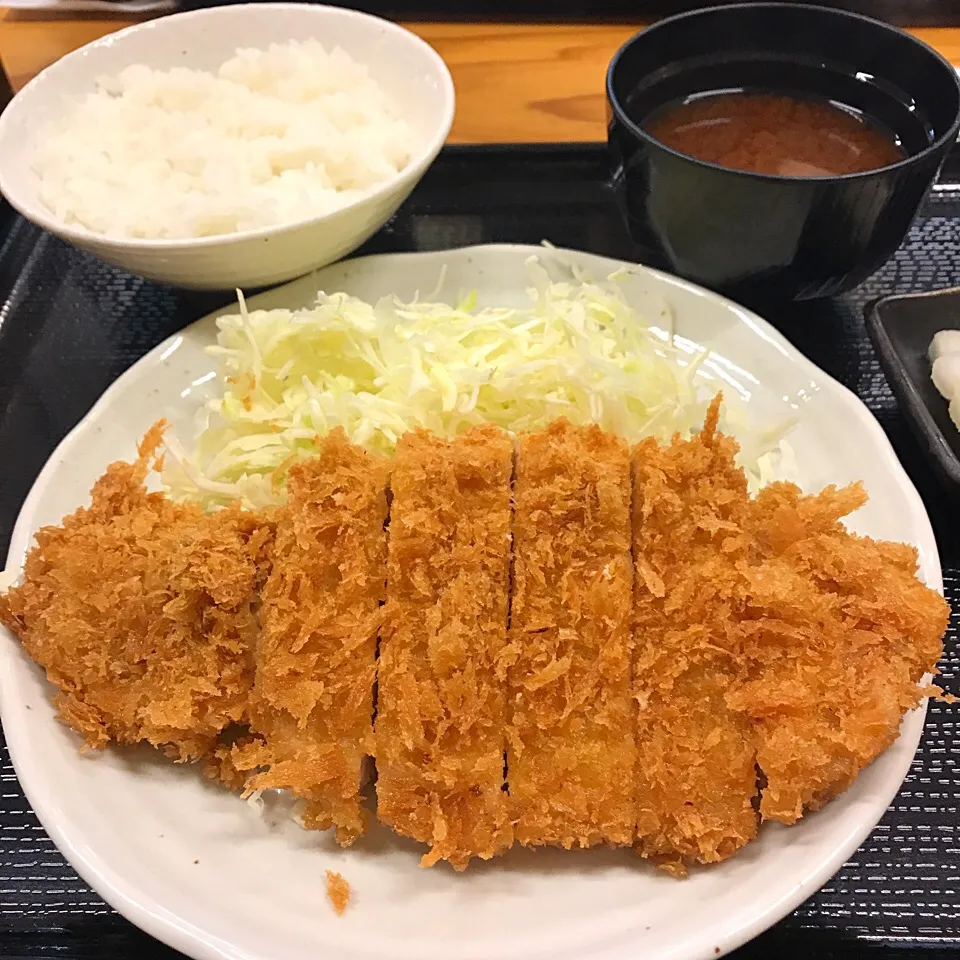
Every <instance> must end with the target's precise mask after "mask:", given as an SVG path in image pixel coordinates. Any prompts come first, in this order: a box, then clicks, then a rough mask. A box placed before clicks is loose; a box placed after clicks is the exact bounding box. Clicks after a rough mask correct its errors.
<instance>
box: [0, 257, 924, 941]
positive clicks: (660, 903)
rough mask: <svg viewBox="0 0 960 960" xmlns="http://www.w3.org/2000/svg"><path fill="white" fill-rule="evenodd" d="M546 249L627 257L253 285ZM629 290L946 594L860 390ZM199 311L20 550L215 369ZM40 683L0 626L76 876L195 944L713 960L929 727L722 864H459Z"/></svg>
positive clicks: (365, 281) (385, 286) (11, 694)
mask: <svg viewBox="0 0 960 960" xmlns="http://www.w3.org/2000/svg"><path fill="white" fill-rule="evenodd" d="M534 252H538V253H540V254H541V255H543V256H548V257H549V256H556V257H559V258H561V259H563V260H565V261H567V262H573V261H575V262H577V263H578V264H579V265H580V267H581V268H582V269H583V270H585V271H586V272H587V273H589V274H591V275H592V276H594V277H603V276H606V275H607V274H608V273H610V272H611V271H613V270H614V269H616V268H618V267H621V266H623V264H620V263H617V262H615V261H611V260H605V259H603V258H600V257H595V256H591V255H587V254H579V253H570V252H566V251H558V252H557V253H556V254H546V253H545V252H544V251H543V250H541V249H539V248H537V249H536V250H535V249H534V248H530V247H515V246H490V247H477V248H472V249H465V250H458V251H452V252H443V253H431V254H411V255H401V256H388V257H372V258H368V259H363V260H354V261H350V262H346V263H341V264H339V265H336V266H332V267H329V268H327V269H326V270H324V271H322V272H321V273H319V274H318V275H317V276H315V277H314V278H313V279H312V280H311V279H309V278H308V279H303V280H299V281H296V282H294V283H292V284H289V285H287V286H285V287H281V288H279V289H277V290H274V291H271V292H269V293H266V294H264V295H262V296H259V297H256V298H255V299H254V300H253V301H252V305H254V306H279V305H283V306H296V305H301V304H305V303H307V302H309V301H310V300H311V299H312V294H313V291H314V290H315V289H316V285H318V284H319V285H320V286H322V287H323V288H325V289H327V290H331V291H332V290H339V289H345V290H347V291H349V292H351V293H354V294H357V295H358V296H361V297H364V298H366V299H368V300H372V299H375V298H377V297H379V296H381V295H385V294H390V293H396V294H399V295H400V296H402V297H410V296H412V295H413V294H414V292H415V291H416V290H418V289H419V290H421V291H427V290H430V289H432V288H433V287H434V286H435V284H436V281H437V277H438V274H439V270H440V267H441V265H443V264H446V266H447V270H448V272H447V279H446V286H445V288H444V289H445V290H446V291H450V292H451V293H455V292H456V291H457V290H467V289H470V288H476V289H477V290H478V293H479V295H480V299H481V302H490V303H493V302H496V303H504V302H510V301H520V300H521V298H522V297H523V290H524V287H525V286H526V276H525V273H524V267H523V264H524V261H525V259H526V258H527V257H528V256H529V255H530V254H531V253H534ZM628 292H629V295H630V296H631V297H632V298H634V299H635V301H636V302H637V303H638V304H639V305H645V309H647V310H654V311H656V310H658V309H660V307H661V305H662V303H663V302H664V301H665V302H666V303H668V304H669V305H670V307H671V308H672V309H673V311H674V313H675V316H676V319H677V327H678V331H679V333H680V334H682V335H683V336H684V337H688V338H689V339H690V340H692V341H696V342H697V343H701V344H704V345H707V346H709V347H711V348H713V349H714V350H715V351H716V353H717V356H716V357H715V358H714V359H713V361H712V362H711V363H710V364H709V365H708V367H707V368H706V375H708V376H713V377H714V378H722V379H723V380H725V381H726V388H727V389H728V390H729V389H738V390H739V392H741V394H742V395H743V397H744V400H745V401H746V403H747V406H748V409H749V410H750V411H752V412H754V413H755V414H756V415H757V417H759V418H763V419H765V418H767V417H774V416H778V415H780V414H782V413H784V412H787V411H789V410H790V409H791V408H792V407H797V408H799V414H800V416H801V422H800V425H799V426H798V428H797V429H796V431H795V433H794V434H793V435H792V438H791V440H792V446H793V448H794V450H795V451H796V456H797V462H798V465H799V470H800V476H799V479H800V481H801V482H802V483H803V485H804V486H806V487H808V488H818V487H820V486H821V485H823V484H826V483H844V482H846V481H850V480H855V479H858V478H862V479H863V480H865V482H866V485H867V487H868V489H869V492H870V494H871V502H870V505H869V506H868V507H867V508H865V509H864V510H863V511H862V512H861V513H860V514H859V515H858V516H857V517H856V518H855V521H854V525H855V526H856V528H857V529H858V530H860V531H861V532H864V533H869V534H872V535H875V536H881V537H887V538H890V539H893V540H903V541H910V542H912V543H914V544H916V545H917V547H918V548H919V551H920V561H921V565H922V572H923V576H924V578H925V579H926V581H927V582H928V583H929V584H930V585H931V586H934V587H937V588H939V587H940V585H941V581H940V566H939V561H938V557H937V550H936V545H935V542H934V538H933V533H932V531H931V529H930V523H929V521H928V519H927V516H926V513H925V511H924V508H923V505H922V503H921V501H920V498H919V497H918V495H917V493H916V491H915V490H914V489H913V487H912V486H911V485H910V482H909V481H908V479H907V477H906V476H905V474H904V473H903V471H902V469H901V468H900V465H899V463H898V462H897V459H896V457H895V456H894V453H893V451H892V449H891V447H890V445H889V444H888V442H887V440H886V438H885V436H884V434H883V432H882V431H881V429H880V427H879V425H878V424H877V422H876V421H875V420H874V418H873V417H872V416H871V415H870V413H869V412H868V411H867V409H866V408H865V407H864V406H863V405H862V404H861V403H860V401H859V400H858V399H857V398H856V397H855V396H854V395H853V394H852V393H850V392H849V391H847V390H846V389H845V388H844V387H842V386H840V385H839V384H838V383H836V382H835V381H834V380H831V379H830V378H829V377H828V376H827V375H826V374H824V373H823V372H822V371H820V370H819V369H817V368H816V367H814V366H813V365H812V364H811V363H810V362H808V361H807V360H806V359H804V358H803V357H802V356H801V355H800V354H799V353H798V352H797V351H796V350H795V349H793V348H792V347H791V346H790V345H789V344H788V343H787V342H786V341H785V340H784V339H783V338H782V337H781V336H780V335H779V334H778V333H776V332H775V331H774V330H773V329H772V328H771V327H770V326H769V325H768V324H767V323H766V322H764V321H763V320H761V319H759V318H758V317H756V316H755V315H753V314H751V313H749V312H747V311H746V310H743V309H741V308H739V307H737V306H735V305H734V304H732V303H729V302H728V301H725V300H723V299H721V298H720V297H717V296H715V295H713V294H711V293H708V292H706V291H704V290H701V289H699V288H696V287H694V286H691V285H690V284H687V283H684V282H682V281H680V280H677V279H675V278H672V277H669V276H665V275H663V274H659V273H655V272H653V271H649V270H643V269H638V270H636V273H635V276H634V278H633V279H632V280H631V281H630V282H629V285H628ZM214 335H215V328H214V323H213V320H212V318H209V317H208V318H205V319H203V320H201V321H199V322H198V323H196V324H194V325H193V326H191V327H188V328H187V329H186V330H184V331H183V333H182V334H180V335H178V336H176V337H174V338H172V339H171V340H170V341H169V342H167V343H165V344H162V345H161V346H159V347H157V349H155V350H153V351H152V352H151V353H149V354H148V355H147V356H146V357H144V358H143V359H142V360H141V361H140V362H139V363H137V364H136V365H135V366H134V367H132V368H131V369H130V370H129V371H128V372H127V373H126V374H124V375H123V376H122V377H121V378H120V379H119V380H118V381H117V382H116V383H115V384H114V385H113V386H112V387H111V388H110V389H109V390H108V391H107V392H106V393H105V394H104V396H103V397H102V398H101V400H100V401H99V403H98V404H97V405H96V406H95V407H94V409H93V410H92V411H91V412H90V413H89V414H88V415H87V417H85V418H84V420H83V421H82V422H81V423H80V425H79V426H78V427H77V428H76V429H75V430H74V431H73V433H71V434H70V436H69V437H67V439H66V440H64V442H63V443H62V444H61V445H60V447H59V448H58V449H57V451H56V453H55V454H54V455H53V457H52V458H51V459H50V461H49V463H48V464H47V465H46V467H45V468H44V470H43V472H42V473H41V475H40V477H39V479H38V480H37V482H36V484H35V486H34V488H33V491H32V492H31V494H30V496H29V498H28V499H27V502H26V504H25V505H24V508H23V511H22V513H21V515H20V519H19V521H18V523H17V526H16V530H15V531H14V536H13V543H12V546H11V552H10V558H9V567H10V568H11V569H13V568H16V567H18V566H19V565H20V563H21V561H22V557H23V554H24V551H25V550H26V549H27V547H28V545H29V543H30V541H31V537H32V535H33V532H34V531H35V530H36V528H37V527H38V526H39V525H41V524H44V523H55V522H57V521H59V519H60V518H61V516H62V515H63V514H65V513H67V512H68V511H70V510H73V509H74V508H75V507H76V506H77V505H78V504H80V503H83V502H85V500H86V497H87V491H88V489H89V487H90V486H91V484H92V483H93V481H94V480H95V478H96V477H97V476H98V475H99V474H100V473H101V472H102V471H103V469H104V467H105V466H106V464H107V463H108V462H110V461H111V460H114V459H117V458H129V457H130V456H131V455H132V453H133V450H134V444H135V442H136V440H137V439H138V437H139V436H140V435H141V434H142V433H143V432H144V431H145V430H146V428H147V427H148V426H149V425H150V424H151V422H152V421H153V420H154V419H156V417H157V416H159V415H161V414H167V415H169V416H170V417H171V418H172V420H173V421H174V425H175V426H177V427H179V428H180V430H181V431H186V430H189V428H190V424H191V420H192V417H193V415H194V413H195V412H196V410H197V407H198V405H199V404H200V402H201V400H202V398H203V396H204V391H205V390H207V389H209V387H210V380H207V379H205V378H207V377H208V376H209V375H210V374H211V371H212V370H213V364H212V362H211V360H210V359H209V358H208V357H207V356H206V355H205V354H204V352H203V348H204V347H205V346H207V345H208V344H210V343H211V342H212V341H213V339H214ZM49 694H50V689H49V687H48V686H47V684H46V682H45V681H44V679H43V678H42V676H41V674H40V671H39V670H38V669H37V668H35V667H34V666H33V665H32V664H30V663H29V662H28V660H27V659H26V657H24V656H23V655H22V654H21V652H20V649H19V647H18V645H17V643H16V642H15V641H14V639H13V638H12V637H10V636H9V635H7V636H6V637H5V638H3V640H2V642H0V703H2V709H3V723H4V728H5V730H6V735H7V740H8V743H9V746H10V753H11V755H12V757H13V761H14V765H15V767H16V770H17V773H18V775H19V777H20V781H21V783H22V784H23V787H24V789H25V791H26V793H27V796H28V798H29V800H30V802H31V804H32V805H33V807H34V809H35V810H36V812H37V814H38V816H39V817H40V820H41V821H42V823H43V825H44V827H45V828H46V829H47V831H48V832H49V833H50V835H51V837H52V838H53V839H54V841H55V842H56V844H57V845H58V846H59V848H60V849H61V850H62V851H63V853H64V854H65V855H66V857H67V858H68V859H69V860H70V862H71V863H72V864H73V865H74V866H75V867H76V869H77V870H78V871H79V872H80V873H81V875H82V876H83V877H84V878H85V879H86V880H87V881H88V882H89V883H90V884H91V885H92V886H93V887H94V888H95V889H96V890H97V891H98V892H99V893H100V894H101V895H102V896H103V897H104V898H105V899H106V900H107V901H108V902H110V903H111V904H112V905H113V906H115V907H116V908H117V909H118V910H119V911H120V912H121V913H123V914H124V915H125V916H126V917H128V918H129V919H130V920H132V921H133V922H134V923H136V924H137V925H139V926H140V927H142V928H143V929H144V930H146V931H148V932H149V933H151V934H153V935H154V936H156V937H158V938H160V939H161V940H164V941H166V942H167V943H168V944H170V945H172V946H174V947H176V948H177V949H179V950H181V951H183V952H184V953H186V954H188V955H189V956H191V957H194V958H198V960H212V958H231V960H316V958H318V957H323V958H329V960H367V958H369V960H374V958H376V960H384V958H388V960H489V958H492V957H497V958H498V960H534V958H544V960H546V958H549V960H564V958H571V960H572V958H577V960H583V958H593V960H601V958H602V960H614V958H617V960H623V958H628V957H630V958H657V960H681V958H682V960H699V958H703V960H708V958H709V960H713V958H714V957H716V956H717V955H718V954H720V953H725V952H727V951H728V950H731V949H733V948H734V947H736V946H738V945H739V944H741V943H743V942H744V941H746V940H748V939H749V938H751V937H753V936H755V935H756V934H758V933H759V932H761V931H762V930H763V929H765V928H766V927H768V926H770V925H771V924H772V923H774V922H775V921H776V920H778V919H779V918H780V917H782V916H784V915H785V914H786V913H788V912H789V911H790V910H791V909H792V908H794V907H795V906H796V905H797V904H799V903H800V902H801V901H802V900H804V899H805V898H806V897H808V896H809V895H810V894H812V893H813V892H814V891H815V890H816V889H817V888H818V887H820V886H821V885H822V884H823V883H824V882H825V881H826V880H827V879H828V878H829V877H830V876H831V875H832V874H833V873H834V872H835V871H836V870H837V869H838V868H839V867H840V866H841V864H842V863H843V862H844V861H845V860H846V859H847V858H848V857H849V856H850V855H851V854H852V853H853V851H854V850H855V849H856V848H857V847H858V846H859V844H860V843H861V842H862V840H863V839H864V837H865V836H866V835H867V833H868V832H869V831H870V829H871V828H872V827H873V826H874V825H875V824H876V823H877V821H878V820H879V819H880V817H881V815H882V814H883V812H884V810H885V809H886V808H887V806H888V804H889V802H890V800H891V799H892V798H893V797H894V795H895V794H896V791H897V789H898V788H899V786H900V783H901V781H902V779H903V776H904V774H905V773H906V771H907V768H908V766H909V764H910V761H911V759H912V757H913V754H914V751H915V748H916V745H917V741H918V739H919V736H920V732H921V728H922V725H923V714H922V712H920V711H917V712H915V713H913V714H912V715H910V716H909V717H907V719H906V720H905V723H904V726H903V731H902V735H901V737H900V739H899V741H898V742H897V743H896V744H895V745H894V746H893V747H892V748H891V749H890V750H889V751H887V753H886V754H884V756H883V757H881V758H880V759H879V760H878V761H877V762H876V763H875V764H873V766H871V767H870V768H869V769H868V770H867V771H865V772H864V774H863V775H862V776H861V777H860V779H859V780H858V781H857V783H856V784H855V786H854V787H853V788H852V789H851V790H849V791H848V792H847V793H846V794H845V795H844V796H843V797H842V798H840V799H839V800H837V801H835V802H834V803H832V804H830V805H829V806H828V807H827V808H826V809H825V810H824V811H822V812H821V813H819V814H817V815H814V816H810V817H808V818H806V819H805V820H803V821H802V823H801V824H800V825H798V826H796V827H793V828H789V829H788V828H781V827H777V826H775V825H766V826H765V827H764V829H763V830H762V831H761V837H760V839H759V840H758V841H756V842H755V843H753V844H750V845H749V846H748V847H747V848H746V849H745V850H744V851H743V852H742V853H740V854H739V855H738V856H736V857H735V858H734V859H733V860H730V861H728V862H727V863H725V864H722V865H721V866H719V867H714V868H711V869H708V870H702V871H698V872H695V873H694V874H693V875H692V876H691V877H690V878H689V879H688V880H686V881H684V882H679V881H676V880H672V879H670V878H668V877H665V876H660V875H657V873H656V872H655V871H654V870H653V869H652V868H651V867H650V866H649V865H648V864H646V863H644V862H642V861H640V860H639V859H638V858H636V857H635V856H634V855H632V854H631V853H630V852H629V851H625V850H621V851H605V850H595V851H587V852H571V853H566V852H563V851H557V850H544V851H539V852H535V851H528V850H519V849H518V850H514V851H512V852H511V853H510V854H509V855H508V856H507V857H505V858H503V859H499V860H496V861H494V862H491V863H486V864H480V865H477V866H473V867H471V868H470V869H469V870H468V871H467V872H466V873H465V874H461V875H457V874H454V872H453V871H452V870H450V869H449V868H447V867H445V866H440V867H436V868H434V869H432V870H419V869H418V868H417V860H418V857H419V855H420V853H421V852H422V851H421V849H420V848H419V847H418V846H417V845H415V844H413V843H410V842H406V841H403V840H400V839H398V838H395V837H394V836H393V835H392V834H390V833H389V832H388V831H386V830H383V829H379V828H376V829H374V830H373V833H372V834H371V835H370V836H369V837H367V838H365V839H364V840H362V841H361V842H358V843H357V844H356V846H355V847H353V848H352V849H350V850H348V851H341V850H339V849H337V848H336V846H335V845H334V843H333V841H332V840H331V839H330V837H328V836H326V835H322V834H310V833H306V832H303V831H301V830H300V829H299V828H298V827H296V826H295V825H293V824H292V823H289V822H286V821H284V820H282V819H275V820H271V819H269V818H268V819H262V818H261V817H260V816H259V815H258V814H257V812H256V811H255V810H254V809H253V808H252V807H250V806H248V805H246V804H244V803H242V802H240V801H239V800H238V799H237V798H236V797H234V796H232V795H230V794H228V793H226V792H223V791H220V790H218V789H216V788H214V787H211V786H207V785H206V784H204V783H203V782H202V781H201V779H200V777H199V776H198V775H197V774H196V773H195V772H194V771H192V770H190V769H187V768H184V767H175V766H173V765H171V764H166V763H162V762H157V761H155V760H154V759H153V758H152V756H151V755H150V753H149V752H148V751H144V752H142V753H136V754H134V753H130V752H121V751H119V750H108V751H106V752H103V753H101V754H98V755H96V756H94V757H81V756H80V754H79V753H78V752H77V741H76V738H75V737H74V736H73V734H72V733H70V732H69V731H68V730H66V729H65V728H64V727H63V726H61V725H60V724H59V723H58V722H57V721H56V720H55V719H54V715H53V711H52V709H51V706H50V700H49ZM326 869H334V870H339V871H340V872H342V873H343V875H344V876H345V877H346V878H347V880H348V881H349V883H350V884H351V886H352V888H353V891H354V899H353V900H352V901H351V904H350V906H349V908H348V910H347V913H346V915H345V916H344V917H342V918H337V917H336V916H335V915H334V913H333V911H332V909H331V908H330V905H329V903H328V902H327V900H326V897H325V894H324V871H325V870H326Z"/></svg>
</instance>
